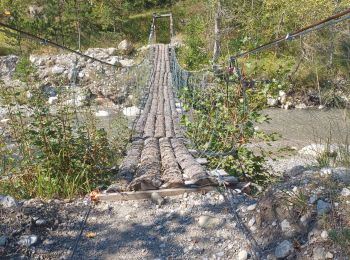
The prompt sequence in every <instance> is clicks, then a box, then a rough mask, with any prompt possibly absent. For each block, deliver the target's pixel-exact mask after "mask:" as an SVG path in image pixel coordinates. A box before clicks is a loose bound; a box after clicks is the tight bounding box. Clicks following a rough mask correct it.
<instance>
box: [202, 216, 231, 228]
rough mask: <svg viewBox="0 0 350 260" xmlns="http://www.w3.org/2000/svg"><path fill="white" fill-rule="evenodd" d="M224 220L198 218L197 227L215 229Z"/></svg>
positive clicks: (209, 217) (206, 217) (205, 217)
mask: <svg viewBox="0 0 350 260" xmlns="http://www.w3.org/2000/svg"><path fill="white" fill-rule="evenodd" d="M224 221H225V220H224V219H221V218H216V217H211V216H206V215H203V216H200V217H199V220H198V225H199V226H200V227H202V228H215V227H218V226H221V225H223V223H224Z"/></svg>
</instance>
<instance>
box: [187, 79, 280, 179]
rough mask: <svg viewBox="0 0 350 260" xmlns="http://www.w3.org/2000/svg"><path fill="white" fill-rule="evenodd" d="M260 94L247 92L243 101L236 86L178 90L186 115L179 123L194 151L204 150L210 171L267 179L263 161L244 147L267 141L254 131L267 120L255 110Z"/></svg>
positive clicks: (262, 134)
mask: <svg viewBox="0 0 350 260" xmlns="http://www.w3.org/2000/svg"><path fill="white" fill-rule="evenodd" d="M259 95H260V92H259V93H258V92H253V91H251V92H249V94H248V93H247V95H246V98H244V95H243V93H242V90H241V88H240V87H239V85H229V86H225V85H223V84H222V83H216V84H214V86H213V87H210V88H208V89H203V90H199V89H192V90H190V89H188V88H184V89H182V91H181V99H182V100H183V102H184V109H185V111H187V112H186V114H185V115H183V117H182V120H181V122H182V124H183V125H184V126H185V127H186V130H187V132H186V134H187V137H188V138H189V139H190V140H192V142H193V144H194V146H195V148H196V149H199V150H200V151H205V153H204V154H206V155H207V157H208V158H209V162H210V166H211V167H212V168H216V167H222V168H224V169H225V170H226V171H227V172H228V173H230V174H232V175H236V176H241V177H243V178H245V179H247V180H252V181H254V182H256V183H264V182H265V181H266V180H268V179H269V176H268V174H266V169H265V168H264V166H263V164H264V162H265V158H264V156H263V154H262V155H256V154H254V153H253V152H252V151H251V150H250V149H249V148H248V147H247V144H248V143H251V142H252V141H253V140H256V139H261V138H263V139H265V140H271V139H272V137H273V136H272V135H271V136H269V135H266V134H265V133H262V132H259V131H257V130H256V129H255V128H254V124H255V123H256V122H264V121H267V120H268V118H267V117H266V116H265V115H263V114H261V113H259V112H258V111H259V110H260V109H261V108H262V107H263V105H262V104H261V101H260V99H259V98H258V96H259Z"/></svg>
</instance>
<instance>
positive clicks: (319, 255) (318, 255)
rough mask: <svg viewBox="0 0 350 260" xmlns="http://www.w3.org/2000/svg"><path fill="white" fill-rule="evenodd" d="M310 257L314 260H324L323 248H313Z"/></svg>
mask: <svg viewBox="0 0 350 260" xmlns="http://www.w3.org/2000/svg"><path fill="white" fill-rule="evenodd" d="M312 256H313V259H314V260H324V259H326V253H325V249H324V248H323V247H315V248H314V249H313V250H312Z"/></svg>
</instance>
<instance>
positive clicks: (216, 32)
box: [213, 0, 222, 64]
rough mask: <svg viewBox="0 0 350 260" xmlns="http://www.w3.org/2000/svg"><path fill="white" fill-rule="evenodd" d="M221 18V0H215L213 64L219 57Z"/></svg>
mask: <svg viewBox="0 0 350 260" xmlns="http://www.w3.org/2000/svg"><path fill="white" fill-rule="evenodd" d="M221 18H222V10H221V0H217V9H216V14H215V28H214V38H215V42H214V52H213V64H215V63H216V62H217V61H218V59H219V57H220V49H221V46H220V45H221Z"/></svg>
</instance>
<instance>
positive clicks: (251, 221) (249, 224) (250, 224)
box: [248, 217, 255, 227]
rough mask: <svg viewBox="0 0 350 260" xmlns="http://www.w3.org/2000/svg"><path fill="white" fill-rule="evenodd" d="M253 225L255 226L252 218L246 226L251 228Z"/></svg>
mask: <svg viewBox="0 0 350 260" xmlns="http://www.w3.org/2000/svg"><path fill="white" fill-rule="evenodd" d="M254 224H255V217H252V218H251V220H249V222H248V226H249V227H252V226H254Z"/></svg>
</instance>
